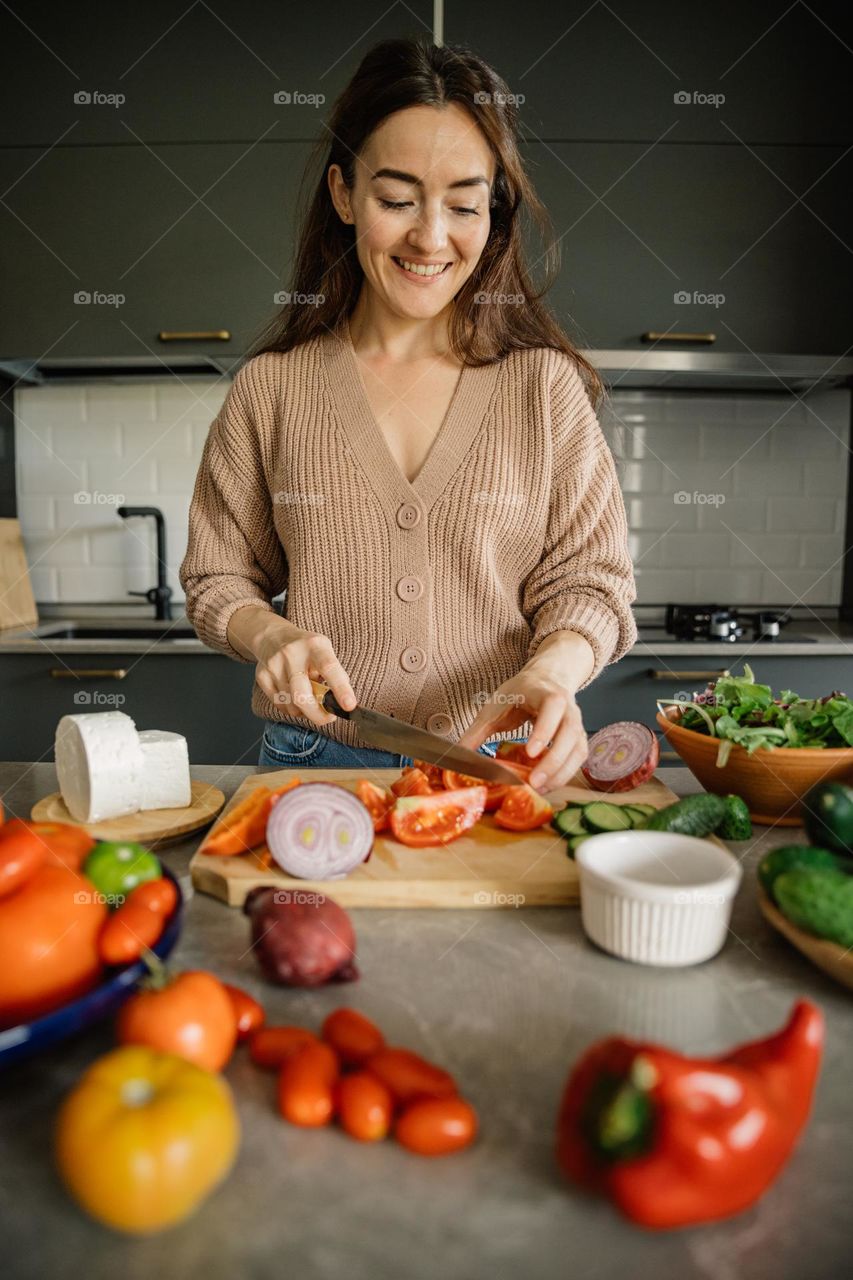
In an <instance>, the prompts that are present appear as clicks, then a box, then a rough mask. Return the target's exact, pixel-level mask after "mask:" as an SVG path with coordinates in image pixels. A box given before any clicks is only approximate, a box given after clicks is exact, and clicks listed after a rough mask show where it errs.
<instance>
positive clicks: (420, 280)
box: [391, 254, 453, 284]
mask: <svg viewBox="0 0 853 1280" xmlns="http://www.w3.org/2000/svg"><path fill="white" fill-rule="evenodd" d="M391 261H392V262H393V263H394V266H395V267H396V268H397V270H398V271H399V272H400V273H401V274H402V275H404V276H406V277H407V278H408V279H409V280H410V281H412V282H413V283H417V284H431V283H432V281H433V280H438V279H439V277H440V276H443V275H444V273H445V271H447V270H448V268H449V267H451V266H452V265H453V263H452V262H445V263H441V264H433V265H430V266H425V265H424V264H422V263H418V262H412V261H411V260H410V259H408V258H395V257H394V255H393V254H392V255H391Z"/></svg>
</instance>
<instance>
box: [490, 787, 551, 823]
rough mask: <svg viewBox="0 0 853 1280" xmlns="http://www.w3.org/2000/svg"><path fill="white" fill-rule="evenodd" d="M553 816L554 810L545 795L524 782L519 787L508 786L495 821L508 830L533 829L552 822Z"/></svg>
mask: <svg viewBox="0 0 853 1280" xmlns="http://www.w3.org/2000/svg"><path fill="white" fill-rule="evenodd" d="M553 816H554V810H553V808H552V807H551V805H550V804H549V803H548V801H547V800H546V799H545V797H544V796H540V794H539V792H538V791H534V790H533V787H529V786H528V785H527V783H522V785H521V786H518V787H507V789H506V795H505V797H504V800H503V803H502V805H501V807H500V808H499V809H498V811H497V812H496V814H495V822H496V823H497V824H498V826H501V827H506V829H507V830H508V831H532V830H533V829H534V827H542V826H544V825H545V823H546V822H550V821H551V819H552V818H553Z"/></svg>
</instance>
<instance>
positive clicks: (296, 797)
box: [267, 782, 374, 880]
mask: <svg viewBox="0 0 853 1280" xmlns="http://www.w3.org/2000/svg"><path fill="white" fill-rule="evenodd" d="M373 836H374V830H373V819H372V818H371V816H370V814H369V813H368V811H367V808H366V806H365V805H363V804H362V803H361V801H360V800H359V798H358V796H355V795H353V793H352V792H351V791H347V789H346V788H345V787H340V786H338V785H337V783H334V782H312V783H310V784H306V785H304V786H300V787H294V788H293V790H292V791H285V793H284V795H282V796H279V798H278V799H277V800H276V802H275V804H274V805H273V807H272V809H271V810H270V816H269V818H268V819H267V847H268V849H269V851H270V853H271V854H272V857H273V859H274V860H275V862H276V863H277V864H278V865H279V866H280V867H281V869H282V871H286V872H287V874H288V875H290V876H296V877H297V878H298V879H300V880H342V879H343V878H344V876H347V875H349V873H350V872H351V871H353V870H354V869H355V868H356V867H357V866H359V865H360V864H361V863H362V862H364V861H365V860H366V859H367V858H368V857H369V855H370V851H371V849H372V848H373Z"/></svg>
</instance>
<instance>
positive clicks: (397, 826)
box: [391, 786, 486, 849]
mask: <svg viewBox="0 0 853 1280" xmlns="http://www.w3.org/2000/svg"><path fill="white" fill-rule="evenodd" d="M485 804H486V788H485V787H484V786H479V787H462V788H460V789H459V790H458V791H436V792H435V793H434V794H433V795H429V796H401V797H400V798H399V799H398V800H397V803H396V804H395V805H394V808H393V809H392V810H391V830H392V831H393V833H394V836H395V837H396V839H397V840H399V841H400V843H401V844H406V845H409V846H410V847H411V848H413V849H423V848H429V847H430V846H432V845H443V844H449V843H450V841H451V840H456V839H457V837H459V836H461V835H462V833H463V831H467V830H468V829H469V828H470V827H473V825H474V823H475V822H476V821H477V820H478V819H479V818H481V817H482V815H483V810H484V808H485Z"/></svg>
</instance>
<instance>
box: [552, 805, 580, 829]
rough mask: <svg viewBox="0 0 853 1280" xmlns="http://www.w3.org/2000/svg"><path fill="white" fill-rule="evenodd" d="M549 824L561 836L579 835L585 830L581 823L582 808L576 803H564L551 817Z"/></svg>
mask: <svg viewBox="0 0 853 1280" xmlns="http://www.w3.org/2000/svg"><path fill="white" fill-rule="evenodd" d="M551 826H552V827H553V828H554V830H555V831H559V833H560V835H561V836H580V835H583V834H584V833H585V832H586V827H585V826H584V824H583V808H582V807H581V806H580V805H577V804H570V805H566V807H565V809H561V810H560V811H559V813H555V814H554V817H553V818H552V819H551Z"/></svg>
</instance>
